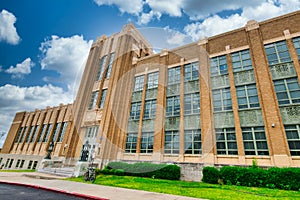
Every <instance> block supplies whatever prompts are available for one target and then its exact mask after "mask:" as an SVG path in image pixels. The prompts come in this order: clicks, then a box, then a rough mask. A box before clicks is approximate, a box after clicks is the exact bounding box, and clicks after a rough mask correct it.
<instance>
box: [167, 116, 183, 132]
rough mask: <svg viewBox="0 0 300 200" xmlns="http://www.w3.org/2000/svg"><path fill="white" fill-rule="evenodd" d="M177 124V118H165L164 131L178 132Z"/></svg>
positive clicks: (178, 121)
mask: <svg viewBox="0 0 300 200" xmlns="http://www.w3.org/2000/svg"><path fill="white" fill-rule="evenodd" d="M179 124H180V118H179V117H168V118H166V123H165V130H179Z"/></svg>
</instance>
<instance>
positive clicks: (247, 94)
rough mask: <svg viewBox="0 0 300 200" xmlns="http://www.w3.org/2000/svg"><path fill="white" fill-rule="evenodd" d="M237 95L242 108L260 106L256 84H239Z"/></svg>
mask: <svg viewBox="0 0 300 200" xmlns="http://www.w3.org/2000/svg"><path fill="white" fill-rule="evenodd" d="M236 95H237V100H238V105H239V108H240V109H244V108H257V107H259V100H258V95H257V90H256V85H255V84H251V85H243V86H237V87H236Z"/></svg>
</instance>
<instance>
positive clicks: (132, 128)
mask: <svg viewBox="0 0 300 200" xmlns="http://www.w3.org/2000/svg"><path fill="white" fill-rule="evenodd" d="M138 129H139V121H137V120H135V121H129V122H128V132H129V133H130V132H131V133H132V132H134V133H137V132H138Z"/></svg>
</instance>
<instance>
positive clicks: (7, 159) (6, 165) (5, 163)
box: [4, 158, 10, 168]
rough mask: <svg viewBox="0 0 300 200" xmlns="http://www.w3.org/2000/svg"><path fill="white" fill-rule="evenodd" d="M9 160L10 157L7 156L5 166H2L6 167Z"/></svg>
mask: <svg viewBox="0 0 300 200" xmlns="http://www.w3.org/2000/svg"><path fill="white" fill-rule="evenodd" d="M9 161H10V158H7V160H6V163H5V166H4V167H5V168H6V167H8V164H9Z"/></svg>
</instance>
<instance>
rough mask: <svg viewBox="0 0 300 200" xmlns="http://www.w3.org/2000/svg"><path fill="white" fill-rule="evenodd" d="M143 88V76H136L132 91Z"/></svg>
mask: <svg viewBox="0 0 300 200" xmlns="http://www.w3.org/2000/svg"><path fill="white" fill-rule="evenodd" d="M143 88H144V76H137V77H135V80H134V91H141V90H143Z"/></svg>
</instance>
